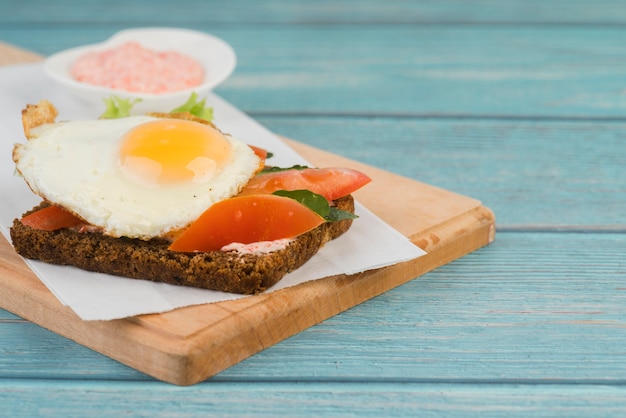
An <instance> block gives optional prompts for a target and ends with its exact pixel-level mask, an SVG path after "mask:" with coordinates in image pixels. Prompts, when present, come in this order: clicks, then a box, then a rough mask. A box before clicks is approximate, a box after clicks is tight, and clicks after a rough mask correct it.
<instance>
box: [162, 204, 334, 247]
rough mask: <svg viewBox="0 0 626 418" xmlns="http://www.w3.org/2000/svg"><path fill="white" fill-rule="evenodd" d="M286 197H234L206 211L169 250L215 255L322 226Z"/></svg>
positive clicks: (292, 235) (320, 222)
mask: <svg viewBox="0 0 626 418" xmlns="http://www.w3.org/2000/svg"><path fill="white" fill-rule="evenodd" d="M324 222H325V221H324V219H323V218H322V217H321V216H319V215H318V214H317V213H315V212H313V211H312V210H311V209H309V208H307V207H306V206H304V205H302V204H300V203H298V202H297V201H295V200H293V199H290V198H288V197H282V196H276V195H269V194H260V195H249V196H236V197H233V198H230V199H226V200H222V201H221V202H218V203H216V204H214V205H213V206H211V207H210V208H208V209H207V210H206V211H205V212H204V213H203V214H202V215H200V217H199V218H198V219H196V220H195V221H194V223H193V224H191V226H189V228H187V230H185V232H183V233H182V234H181V235H180V237H178V238H177V239H176V240H175V241H174V242H173V243H172V244H171V245H170V247H169V249H170V250H172V251H184V252H194V251H219V250H220V249H221V248H222V247H224V246H225V245H228V244H232V243H235V242H236V243H241V244H251V243H254V242H261V241H274V240H277V239H283V238H293V237H296V236H298V235H300V234H303V233H305V232H307V231H310V230H311V229H313V228H315V227H317V226H319V225H321V224H322V223H324Z"/></svg>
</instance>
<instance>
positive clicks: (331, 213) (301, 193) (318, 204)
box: [272, 190, 358, 222]
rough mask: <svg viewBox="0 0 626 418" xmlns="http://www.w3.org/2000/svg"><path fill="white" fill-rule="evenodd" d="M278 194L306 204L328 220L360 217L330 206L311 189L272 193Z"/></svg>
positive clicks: (334, 220)
mask: <svg viewBox="0 0 626 418" xmlns="http://www.w3.org/2000/svg"><path fill="white" fill-rule="evenodd" d="M272 194H274V195H277V196H283V197H288V198H290V199H294V200H296V201H298V202H300V203H301V204H303V205H304V206H306V207H308V208H309V209H311V210H312V211H313V212H315V213H317V214H318V215H320V216H321V217H322V218H324V219H325V220H326V221H327V222H336V221H342V220H346V219H356V218H358V216H357V215H355V214H354V213H352V212H348V211H345V210H341V209H337V208H336V207H334V206H330V204H329V203H328V200H326V198H325V197H324V196H322V195H320V194H317V193H313V192H312V191H310V190H277V191H275V192H274V193H272Z"/></svg>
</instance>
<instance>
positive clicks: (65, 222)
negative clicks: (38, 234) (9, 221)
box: [21, 205, 85, 231]
mask: <svg viewBox="0 0 626 418" xmlns="http://www.w3.org/2000/svg"><path fill="white" fill-rule="evenodd" d="M21 221H22V223H23V224H24V225H26V226H30V227H31V228H35V229H39V230H42V231H56V230H57V229H62V228H71V227H73V226H77V225H80V224H83V223H85V222H84V221H83V220H82V219H80V218H78V217H77V216H75V215H74V214H73V213H71V212H68V211H67V210H65V209H63V208H62V207H60V206H55V205H52V206H46V207H45V208H42V209H39V210H38V211H36V212H33V213H31V214H28V215H26V216H24V217H23V218H22V219H21Z"/></svg>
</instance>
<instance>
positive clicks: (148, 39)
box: [44, 28, 237, 113]
mask: <svg viewBox="0 0 626 418" xmlns="http://www.w3.org/2000/svg"><path fill="white" fill-rule="evenodd" d="M128 41H137V42H139V43H140V44H141V45H143V46H144V47H147V48H150V49H154V50H176V51H178V52H179V53H182V54H185V55H188V56H190V57H192V58H194V59H195V60H197V61H198V62H199V63H200V64H201V65H202V66H203V67H204V70H205V79H204V82H203V83H202V84H201V85H199V86H196V87H193V88H190V89H185V90H180V91H177V92H172V93H159V94H148V93H135V92H127V91H124V90H115V89H111V88H107V87H100V86H94V85H90V84H87V83H82V82H79V81H76V80H75V79H74V78H73V77H72V76H71V74H70V69H71V66H72V64H73V63H74V62H75V61H76V59H77V58H78V57H80V56H81V55H83V54H84V53H86V52H88V51H93V50H96V51H97V50H104V49H110V48H112V47H115V46H118V45H120V44H123V43H125V42H128ZM236 62H237V59H236V55H235V51H234V50H233V48H232V47H231V46H230V45H229V44H227V43H226V42H224V41H223V40H221V39H219V38H216V37H215V36H212V35H208V34H206V33H203V32H198V31H193V30H187V29H176V28H144V29H128V30H124V31H121V32H118V33H116V34H115V35H113V36H112V37H111V38H109V39H108V40H106V41H105V42H102V43H99V44H93V45H85V46H81V47H76V48H71V49H67V50H65V51H61V52H58V53H56V54H53V55H51V56H50V57H48V58H47V59H46V60H45V62H44V70H45V72H46V74H47V75H48V76H49V77H50V78H52V80H54V81H55V82H57V83H59V84H60V85H62V86H64V87H66V88H67V89H68V90H69V91H71V92H72V93H73V94H74V95H75V96H76V97H78V98H80V99H81V100H83V101H84V102H86V103H87V104H89V105H90V106H95V107H96V108H97V109H102V110H103V111H104V109H105V107H104V102H103V101H102V100H103V99H104V98H108V97H110V96H112V95H115V96H118V97H121V98H133V99H134V98H139V99H141V102H139V103H137V104H136V105H135V106H134V107H133V113H145V112H151V111H161V112H167V111H169V110H172V109H173V108H174V107H177V106H180V105H181V104H183V103H184V102H185V101H186V100H187V99H188V98H189V96H190V94H191V93H192V92H196V93H198V95H199V96H200V97H201V98H202V97H203V96H205V95H206V94H207V93H208V92H210V91H211V90H212V89H213V88H215V87H216V86H217V85H219V84H220V83H222V82H223V81H224V80H226V79H227V78H228V77H229V76H230V74H231V73H232V72H233V71H234V69H235V65H236Z"/></svg>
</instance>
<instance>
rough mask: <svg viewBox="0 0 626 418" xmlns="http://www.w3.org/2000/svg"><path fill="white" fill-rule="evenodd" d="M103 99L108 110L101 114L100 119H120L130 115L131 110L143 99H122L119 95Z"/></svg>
mask: <svg viewBox="0 0 626 418" xmlns="http://www.w3.org/2000/svg"><path fill="white" fill-rule="evenodd" d="M102 100H103V101H104V104H105V105H106V110H105V111H104V113H103V114H101V115H100V119H118V118H125V117H127V116H130V110H131V109H132V108H133V106H134V105H135V104H136V103H139V102H140V101H141V99H122V98H121V97H117V96H111V97H109V98H108V99H102Z"/></svg>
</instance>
